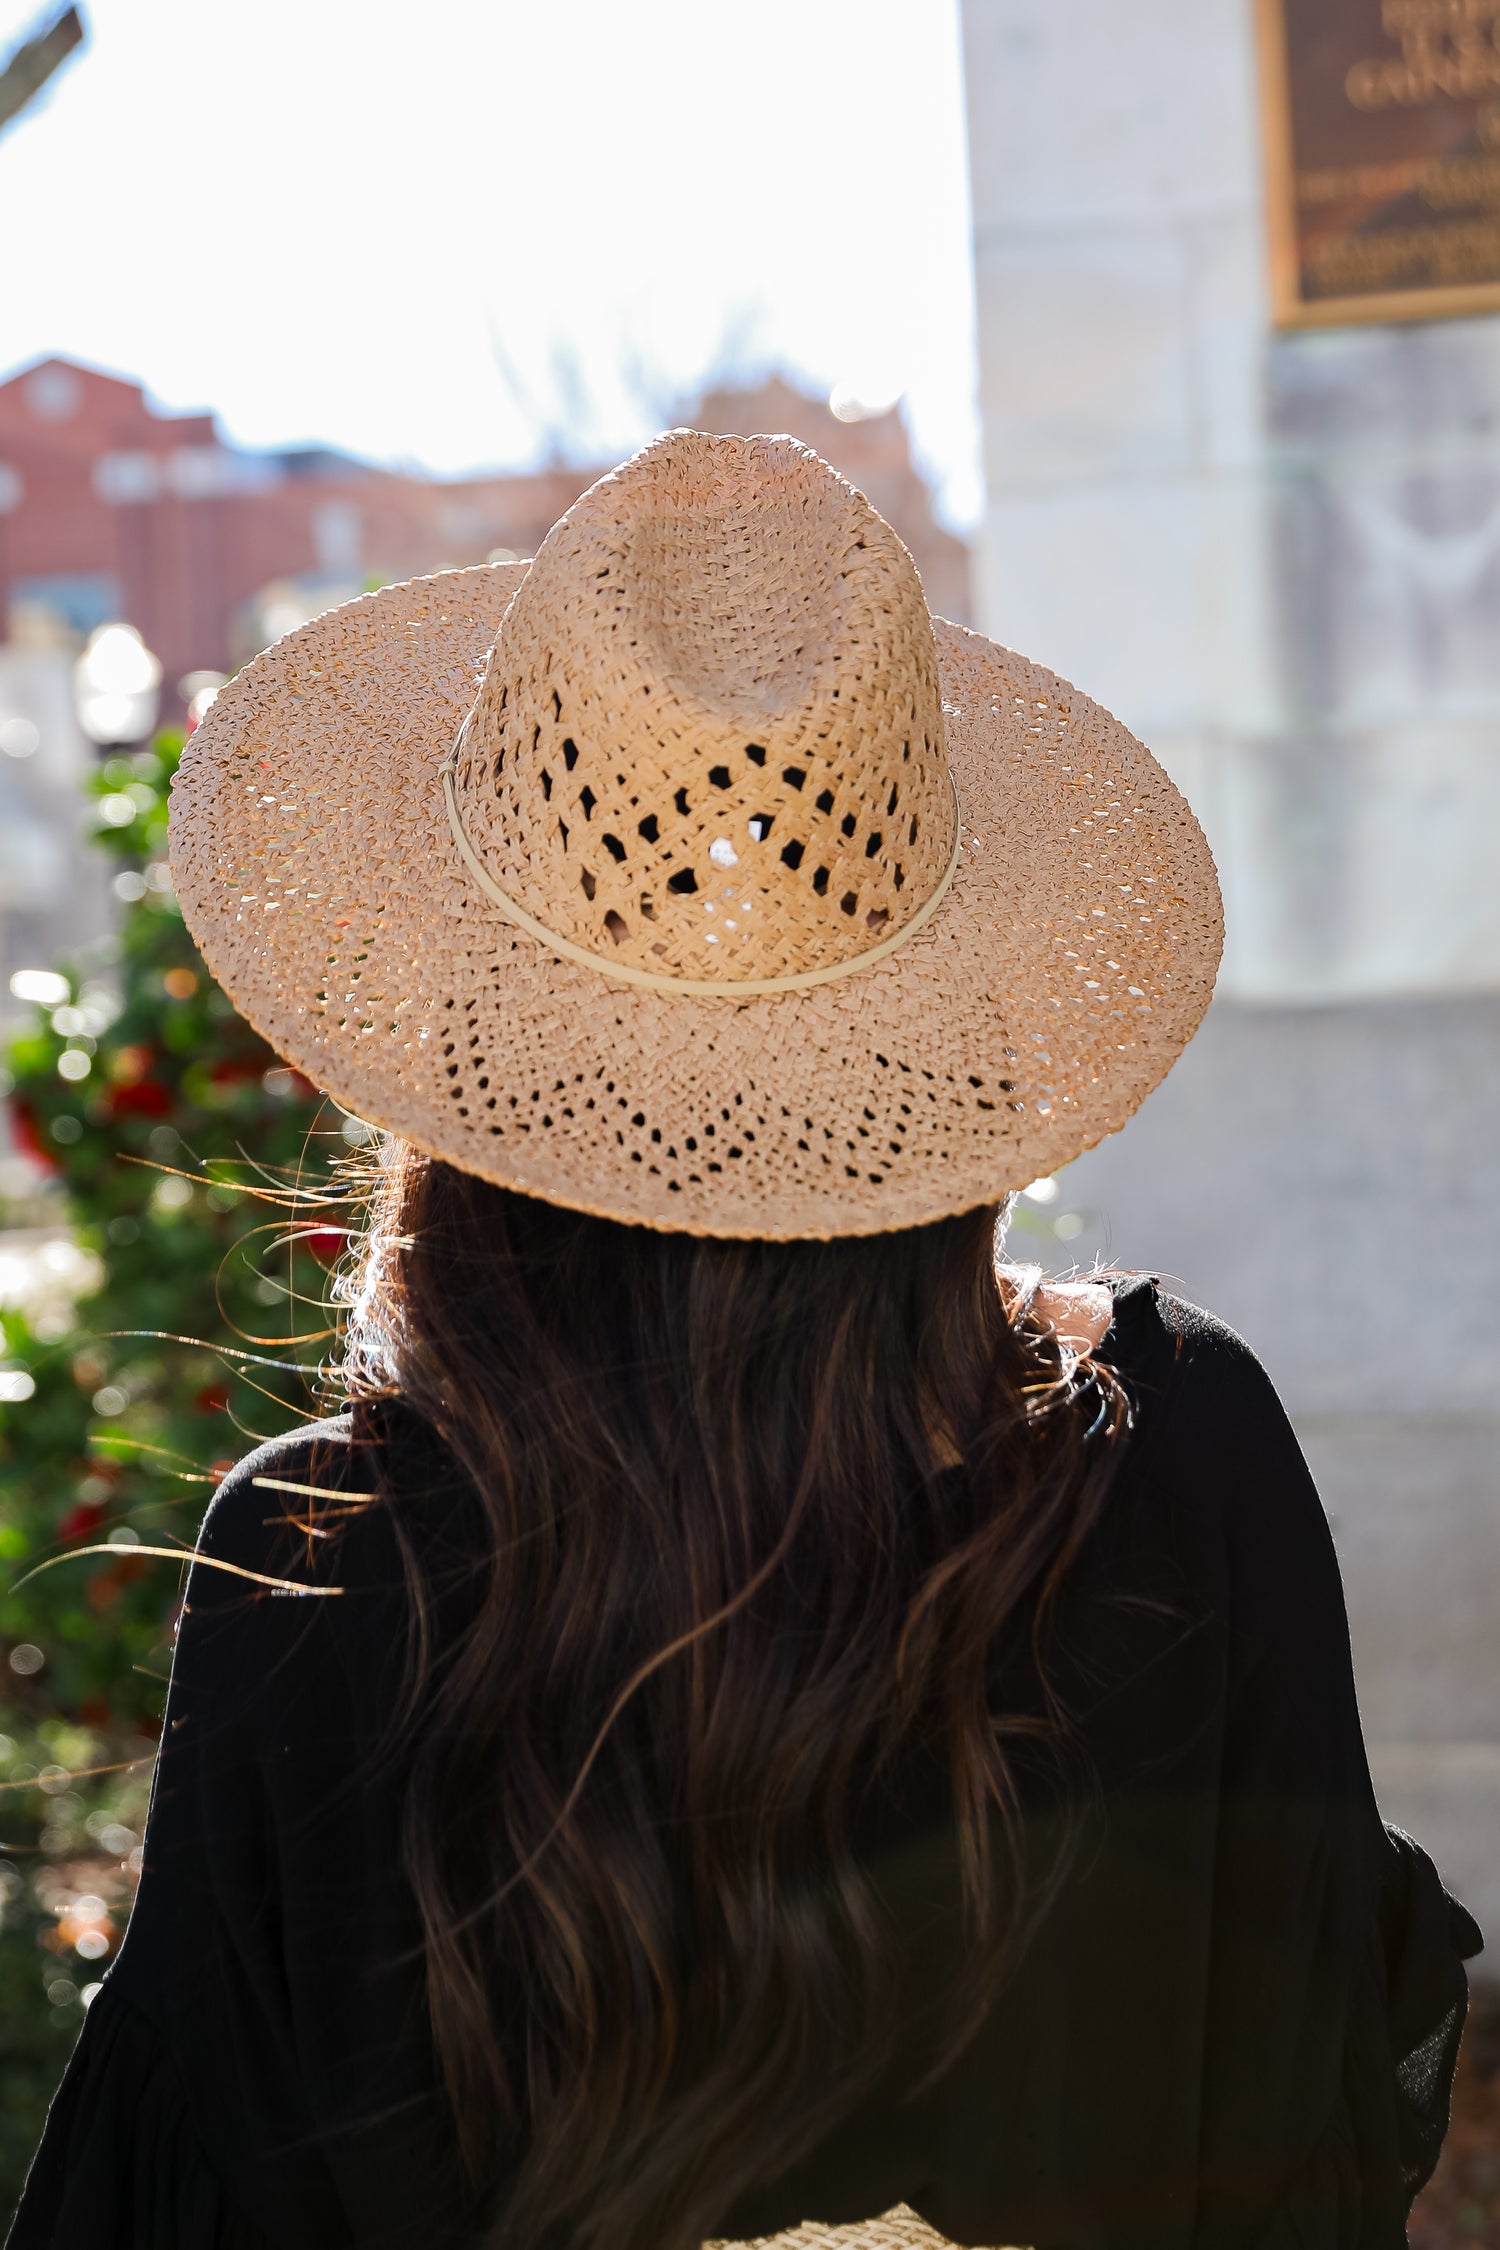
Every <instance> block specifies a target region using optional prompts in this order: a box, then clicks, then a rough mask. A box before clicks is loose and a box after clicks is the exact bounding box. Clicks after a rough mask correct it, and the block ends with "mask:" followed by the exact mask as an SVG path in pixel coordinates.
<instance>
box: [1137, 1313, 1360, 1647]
mask: <svg viewBox="0 0 1500 2250" xmlns="http://www.w3.org/2000/svg"><path fill="white" fill-rule="evenodd" d="M1101 1357H1102V1358H1104V1359H1105V1360H1106V1361H1107V1362H1108V1363H1109V1364H1110V1365H1111V1366H1112V1367H1113V1368H1114V1369H1115V1370H1116V1372H1118V1374H1119V1375H1120V1377H1121V1379H1122V1381H1123V1383H1124V1385H1125V1388H1126V1390H1127V1392H1128V1393H1129V1396H1130V1403H1131V1412H1132V1419H1133V1422H1134V1425H1135V1427H1134V1429H1133V1432H1132V1437H1131V1445H1130V1451H1131V1453H1132V1454H1133V1455H1134V1456H1135V1460H1134V1464H1133V1477H1134V1482H1135V1483H1136V1484H1137V1485H1138V1486H1152V1487H1155V1488H1156V1489H1157V1490H1158V1491H1160V1492H1163V1493H1166V1492H1168V1491H1170V1492H1172V1493H1174V1494H1175V1495H1176V1496H1177V1501H1178V1503H1179V1504H1180V1506H1181V1507H1182V1508H1183V1509H1184V1510H1185V1511H1186V1512H1187V1513H1188V1514H1189V1515H1191V1516H1192V1517H1194V1518H1195V1519H1197V1520H1198V1521H1199V1522H1200V1523H1205V1522H1211V1523H1212V1524H1213V1525H1214V1526H1216V1536H1217V1537H1218V1538H1219V1539H1221V1540H1222V1543H1223V1551H1224V1553H1225V1556H1226V1559H1227V1561H1228V1563H1229V1565H1230V1568H1231V1570H1232V1572H1233V1574H1234V1577H1235V1581H1236V1584H1237V1587H1238V1589H1239V1591H1240V1593H1241V1595H1242V1596H1243V1597H1245V1598H1252V1597H1257V1596H1263V1597H1264V1598H1265V1600H1266V1602H1267V1603H1268V1604H1269V1605H1270V1606H1271V1607H1272V1608H1274V1609H1275V1610H1277V1611H1279V1612H1281V1613H1282V1614H1287V1615H1289V1614H1290V1613H1291V1611H1293V1610H1294V1609H1295V1608H1296V1606H1297V1603H1296V1599H1295V1597H1294V1595H1293V1592H1292V1588H1293V1587H1294V1586H1295V1585H1296V1584H1297V1582H1298V1581H1299V1579H1300V1581H1301V1583H1302V1584H1303V1586H1304V1587H1306V1588H1307V1590H1308V1591H1309V1593H1310V1594H1315V1595H1316V1598H1317V1599H1318V1600H1319V1601H1325V1600H1326V1598H1327V1597H1328V1596H1329V1594H1330V1593H1331V1592H1333V1591H1334V1590H1335V1589H1336V1588H1337V1583H1338V1580H1337V1566H1336V1563H1335V1562H1334V1558H1333V1546H1332V1539H1331V1535H1330V1533H1329V1529H1328V1520H1327V1517H1326V1515H1325V1513H1324V1510H1323V1505H1322V1502H1321V1500H1320V1499H1319V1497H1318V1492H1317V1487H1316V1485H1315V1484H1314V1482H1313V1478H1312V1475H1311V1472H1310V1471H1309V1469H1308V1466H1307V1462H1306V1460H1305V1458H1304V1456H1303V1453H1302V1448H1301V1446H1300V1444H1299V1443H1298V1440H1297V1436H1296V1432H1295V1431H1294V1430H1293V1428H1292V1425H1291V1421H1290V1419H1289V1417H1288V1415H1287V1412H1286V1409H1285V1407H1284V1406H1283V1404H1282V1402H1281V1399H1280V1396H1279V1395H1278V1393H1277V1390H1276V1386H1275V1384H1274V1383H1273V1382H1272V1380H1271V1378H1270V1376H1269V1375H1268V1374H1267V1372H1266V1370H1265V1368H1264V1367H1263V1366H1262V1364H1261V1362H1260V1360H1259V1358H1258V1357H1257V1356H1256V1353H1255V1352H1254V1350H1253V1349H1252V1347H1251V1346H1250V1344H1249V1343H1247V1342H1246V1340H1245V1338H1244V1337H1243V1336H1241V1335H1240V1334H1239V1333H1238V1332H1237V1331H1236V1330H1235V1329H1233V1328H1231V1327H1230V1325H1229V1324H1228V1322H1227V1321H1224V1320H1221V1319H1220V1318H1219V1317H1218V1316H1217V1315H1216V1314H1215V1313H1212V1312H1209V1311H1208V1310H1207V1309H1206V1308H1205V1307H1204V1306H1202V1305H1196V1304H1193V1303H1191V1302H1189V1301H1188V1300H1187V1299H1185V1298H1182V1297H1177V1296H1174V1295H1172V1294H1171V1293H1170V1292H1169V1291H1167V1290H1164V1289H1161V1288H1159V1287H1158V1286H1157V1284H1156V1283H1155V1282H1154V1281H1151V1280H1149V1279H1147V1278H1145V1277H1142V1278H1141V1279H1139V1280H1134V1281H1131V1282H1128V1283H1126V1284H1124V1285H1123V1286H1119V1287H1117V1289H1116V1292H1115V1317H1114V1322H1113V1324H1112V1326H1111V1328H1110V1330H1109V1333H1108V1335H1107V1337H1106V1339H1105V1342H1104V1346H1103V1350H1102V1352H1101Z"/></svg>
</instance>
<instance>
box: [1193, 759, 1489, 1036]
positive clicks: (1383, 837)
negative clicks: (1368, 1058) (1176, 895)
mask: <svg viewBox="0 0 1500 2250" xmlns="http://www.w3.org/2000/svg"><path fill="white" fill-rule="evenodd" d="M1204 769H1206V771H1205V770H1204ZM1198 785H1199V789H1200V792H1201V794H1200V796H1199V797H1197V798H1194V796H1193V794H1192V791H1191V790H1189V791H1188V792H1186V793H1187V794H1188V795H1189V801H1190V802H1193V803H1194V804H1195V808H1197V809H1199V811H1200V818H1202V819H1203V820H1204V822H1205V826H1206V828H1207V830H1208V833H1209V838H1210V842H1211V843H1212V845H1213V847H1214V850H1215V855H1216V857H1217V859H1218V862H1219V868H1220V876H1221V880H1222V882H1223V886H1224V897H1225V923H1226V951H1225V963H1224V973H1223V978H1222V983H1221V990H1223V991H1224V992H1225V993H1226V994H1227V995H1231V996H1233V997H1235V998H1239V999H1247V1000H1264V1001H1275V1000H1288V999H1292V1000H1301V1001H1305V1002H1309V1003H1324V1002H1329V1001H1338V1000H1368V999H1373V998H1377V997H1380V996H1382V995H1394V994H1398V993H1404V992H1405V993H1433V994H1440V993H1444V992H1448V993H1458V992H1466V991H1468V992H1487V991H1494V990H1495V989H1496V988H1497V987H1500V889H1497V887H1496V885H1495V881H1494V872H1493V869H1494V837H1495V836H1496V835H1497V834H1500V726H1491V727H1476V726H1450V727H1443V726H1430V725H1429V726H1423V727H1414V728H1412V729H1410V730H1407V731H1392V732H1388V733H1384V734H1379V735H1369V736H1356V737H1353V738H1349V737H1341V736H1334V737H1325V738H1314V739H1310V740H1305V741H1300V742H1299V741H1296V740H1267V741H1262V742H1258V743H1231V744H1226V745H1224V746H1222V747H1221V748H1220V749H1219V750H1218V751H1217V752H1216V753H1214V754H1211V755H1210V756H1209V757H1208V758H1205V759H1200V773H1199V777H1198Z"/></svg>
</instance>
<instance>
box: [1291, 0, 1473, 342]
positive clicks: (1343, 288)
mask: <svg viewBox="0 0 1500 2250" xmlns="http://www.w3.org/2000/svg"><path fill="white" fill-rule="evenodd" d="M1257 7H1258V10H1259V29H1260V46H1261V69H1262V80H1263V92H1264V114H1265V120H1266V154H1267V168H1268V174H1269V178H1268V188H1269V194H1270V203H1271V221H1272V230H1271V231H1272V243H1273V276H1272V278H1273V283H1274V287H1275V297H1276V311H1277V317H1278V318H1279V319H1280V320H1282V321H1283V322H1286V323H1290V324H1294V325H1299V326H1306V325H1308V324H1313V323H1318V322H1324V321H1345V320H1392V319H1396V320H1403V319H1404V320H1410V319H1420V318H1425V317H1431V316H1437V315H1445V316H1446V315H1451V314H1453V313H1459V312H1467V311H1481V310H1489V309H1491V308H1500V0H1257Z"/></svg>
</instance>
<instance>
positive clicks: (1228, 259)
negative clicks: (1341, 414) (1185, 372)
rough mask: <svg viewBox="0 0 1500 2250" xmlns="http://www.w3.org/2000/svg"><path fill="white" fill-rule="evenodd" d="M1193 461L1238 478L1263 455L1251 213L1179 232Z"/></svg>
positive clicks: (1261, 315) (1261, 341)
mask: <svg viewBox="0 0 1500 2250" xmlns="http://www.w3.org/2000/svg"><path fill="white" fill-rule="evenodd" d="M1182 240H1183V243H1184V247H1185V255H1186V262H1187V281H1188V302H1189V320H1188V353H1189V364H1190V378H1189V380H1190V386H1191V401H1192V416H1193V458H1194V460H1195V461H1197V462H1200V463H1201V464H1202V465H1203V466H1204V467H1205V468H1207V469H1209V470H1210V471H1214V470H1219V469H1234V470H1238V471H1241V472H1243V471H1245V470H1250V469H1256V468H1258V467H1259V466H1260V464H1261V462H1262V460H1263V458H1264V455H1265V420H1266V351H1267V343H1266V329H1267V321H1268V302H1267V299H1268V289H1267V278H1266V245H1265V233H1264V228H1263V226H1262V223H1261V214H1260V211H1259V209H1258V208H1256V207H1255V206H1253V205H1251V206H1247V207H1246V208H1245V209H1244V210H1242V211H1232V212H1228V213H1225V214H1224V215H1223V216H1216V217H1209V218H1203V219H1195V220H1193V221H1192V223H1191V224H1189V225H1186V226H1184V228H1183V230H1182Z"/></svg>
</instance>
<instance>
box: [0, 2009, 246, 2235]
mask: <svg viewBox="0 0 1500 2250" xmlns="http://www.w3.org/2000/svg"><path fill="white" fill-rule="evenodd" d="M6 2250H267V2244H266V2241H265V2238H264V2236H263V2235H262V2234H261V2233H260V2231H259V2230H258V2229H257V2228H255V2227H249V2226H246V2225H245V2223H244V2221H243V2220H242V2219H239V2218H236V2217H235V2216H234V2215H233V2214H232V2213H231V2212H230V2211H229V2210H228V2209H227V2208H226V2206H225V2202H224V2198H223V2195H222V2193H221V2191H220V2186H219V2182H218V2179H217V2178H216V2176H215V2174H214V2172H213V2169H212V2167H211V2166H210V2164H209V2161H208V2158H207V2157H206V2155H205V2154H204V2151H203V2147H202V2144H201V2142H200V2141H199V2138H198V2135H197V2131H196V2128H195V2127H194V2124H193V2121H192V2117H191V2115H190V2113H189V2109H188V2103H187V2097H186V2094H185V2093H184V2091H183V2087H182V2082H181V2080H180V2078H179V2077H178V2074H177V2070H176V2066H175V2065H174V2063H173V2061H172V2058H171V2056H170V2055H169V2054H168V2052H167V2050H166V2047H165V2045H164V2044H163V2042H162V2039H161V2036H160V2034H159V2033H158V2032H157V2030H156V2028H155V2026H154V2025H152V2024H151V2023H150V2022H149V2021H148V2020H147V2018H146V2017H145V2016H143V2015H141V2014H140V2013H139V2011H138V2010H137V2009H135V2008H134V2007H132V2006H131V2004H130V2002H129V2001H128V2000H126V1999H125V1998H123V1996H121V1995H119V1994H117V1993H116V1992H115V1991H114V1990H113V1989H112V1987H111V1985H110V1984H109V1983H106V1984H105V1986H104V1988H103V1990H102V1991H101V1992H100V1993H99V1995H98V1997H97V1998H96V1999H95V2001H94V2004H93V2006H92V2007H91V2008H90V2010H89V2013H88V2016H87V2018H86V2020H85V2022H84V2027H83V2031H82V2033H81V2035H80V2037H79V2040H78V2044H77V2046H76V2047H75V2048H74V2050H73V2057H72V2060H71V2062H70V2063H69V2064H68V2068H67V2071H66V2073H65V2075H64V2077H63V2081H62V2084H61V2085H60V2086H59V2088H58V2090H57V2093H56V2095H55V2096H54V2098H53V2102H52V2107H51V2110H50V2111H49V2113H48V2117H47V2129H46V2132H45V2133H44V2134H43V2136H42V2142H41V2146H40V2147H39V2148H38V2150H37V2153H36V2156H35V2159H34V2160H33V2162H32V2166H31V2171H30V2173H29V2175H28V2177H27V2181H26V2189H25V2193H24V2194H23V2195H22V2197H21V2201H20V2205H19V2207H18V2209H17V2211H16V2215H15V2219H14V2221H13V2222H12V2225H11V2230H10V2234H9V2236H8V2237H7V2241H6Z"/></svg>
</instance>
